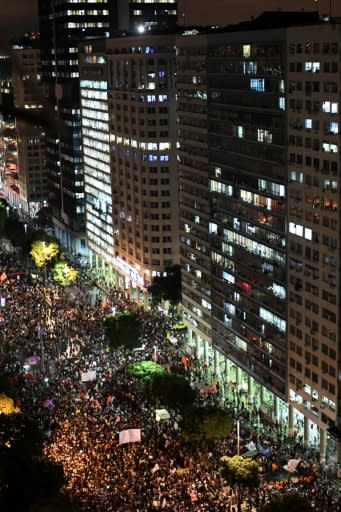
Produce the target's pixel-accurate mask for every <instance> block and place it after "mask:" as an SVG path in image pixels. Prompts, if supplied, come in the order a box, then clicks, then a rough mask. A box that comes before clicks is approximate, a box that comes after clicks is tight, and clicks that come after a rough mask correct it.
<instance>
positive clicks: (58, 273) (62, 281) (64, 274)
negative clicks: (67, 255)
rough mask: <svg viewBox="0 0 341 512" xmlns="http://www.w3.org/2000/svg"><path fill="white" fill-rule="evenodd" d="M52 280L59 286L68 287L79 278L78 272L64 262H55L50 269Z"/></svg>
mask: <svg viewBox="0 0 341 512" xmlns="http://www.w3.org/2000/svg"><path fill="white" fill-rule="evenodd" d="M52 278H53V280H54V281H55V282H56V283H57V284H59V285H60V286H70V285H72V284H74V283H75V282H76V281H77V279H78V278H79V272H78V271H77V270H76V269H75V268H73V267H70V265H68V263H67V262H66V261H57V263H56V264H55V265H54V267H53V269H52Z"/></svg>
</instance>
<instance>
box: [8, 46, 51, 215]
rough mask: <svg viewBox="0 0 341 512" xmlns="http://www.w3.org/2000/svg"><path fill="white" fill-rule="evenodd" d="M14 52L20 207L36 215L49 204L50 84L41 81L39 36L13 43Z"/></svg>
mask: <svg viewBox="0 0 341 512" xmlns="http://www.w3.org/2000/svg"><path fill="white" fill-rule="evenodd" d="M11 56H12V62H13V77H12V79H13V93H14V105H15V108H16V112H18V113H20V112H21V115H17V117H16V134H17V142H18V169H17V173H18V187H19V197H20V207H21V208H22V209H23V212H24V213H25V214H27V215H28V216H34V215H35V214H36V212H37V211H39V210H40V208H41V207H42V206H45V205H47V184H46V172H45V137H44V129H45V127H43V123H44V114H43V107H44V98H45V97H46V94H47V86H46V85H45V84H44V83H43V82H42V76H41V65H40V48H39V39H37V38H36V37H26V38H25V39H22V40H20V41H17V42H16V43H13V44H12V51H11ZM39 120H40V121H41V122H39Z"/></svg>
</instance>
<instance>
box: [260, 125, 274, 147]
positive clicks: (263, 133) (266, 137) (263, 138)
mask: <svg viewBox="0 0 341 512" xmlns="http://www.w3.org/2000/svg"><path fill="white" fill-rule="evenodd" d="M257 140H258V142H267V143H268V144H271V143H272V133H271V132H270V131H269V130H263V129H260V128H258V130H257Z"/></svg>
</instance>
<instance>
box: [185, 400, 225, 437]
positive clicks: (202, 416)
mask: <svg viewBox="0 0 341 512" xmlns="http://www.w3.org/2000/svg"><path fill="white" fill-rule="evenodd" d="M232 427H233V420H232V418H231V417H230V416H229V415H228V414H227V412H226V411H224V410H223V409H220V408H219V407H197V406H195V407H191V408H189V409H186V412H185V414H184V416H183V419H182V421H181V433H182V436H183V437H184V439H185V440H186V441H201V440H202V439H206V440H213V441H218V440H220V439H223V438H224V437H226V436H228V435H229V434H230V432H231V430H232Z"/></svg>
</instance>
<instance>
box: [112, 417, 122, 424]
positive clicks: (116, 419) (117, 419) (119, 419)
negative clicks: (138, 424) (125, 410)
mask: <svg viewBox="0 0 341 512" xmlns="http://www.w3.org/2000/svg"><path fill="white" fill-rule="evenodd" d="M119 421H121V417H120V416H116V418H115V421H114V425H116V423H118V422H119Z"/></svg>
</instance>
